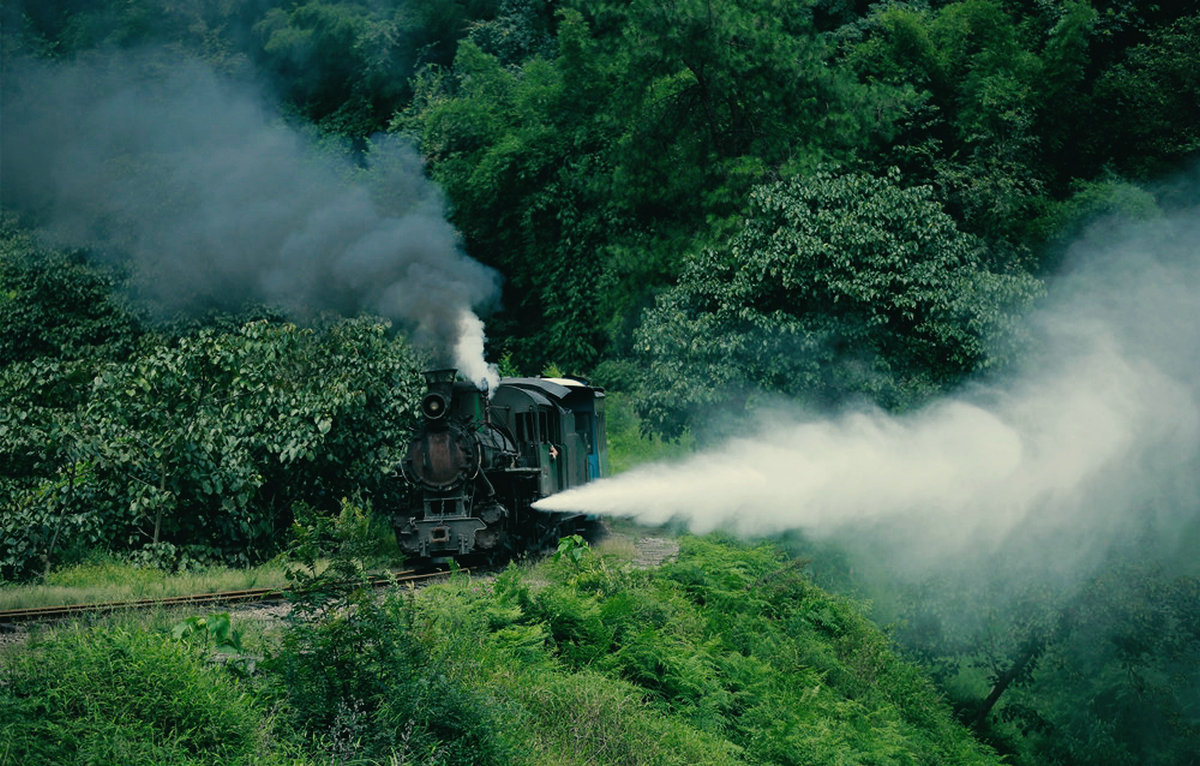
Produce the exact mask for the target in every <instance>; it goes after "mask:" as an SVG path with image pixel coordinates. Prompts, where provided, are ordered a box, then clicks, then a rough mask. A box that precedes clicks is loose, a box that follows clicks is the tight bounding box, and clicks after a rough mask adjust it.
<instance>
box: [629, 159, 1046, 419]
mask: <svg viewBox="0 0 1200 766" xmlns="http://www.w3.org/2000/svg"><path fill="white" fill-rule="evenodd" d="M983 255H984V253H983V246H982V244H981V243H980V241H979V240H978V239H976V238H974V237H972V236H969V235H967V234H964V233H962V232H961V231H959V230H958V229H957V228H956V227H955V223H954V221H953V219H951V218H950V217H949V216H948V215H947V214H946V213H944V212H943V211H942V210H941V208H940V207H939V206H938V203H937V202H936V201H935V200H934V199H933V196H932V191H931V190H930V189H928V188H926V187H917V188H911V189H906V188H903V187H902V186H901V185H900V179H899V173H898V172H897V171H894V170H893V171H890V172H889V173H888V174H887V175H886V176H883V177H875V176H870V175H865V174H861V173H847V174H840V175H839V174H834V173H831V172H819V173H817V174H815V175H813V176H811V177H806V178H797V179H794V180H791V181H785V182H780V183H774V184H770V185H767V186H762V187H759V188H758V189H757V190H755V192H754V193H753V194H752V196H751V203H750V212H749V215H748V217H747V219H746V222H745V225H744V228H743V229H742V231H741V232H740V233H739V234H738V235H736V236H735V237H734V238H733V239H732V240H731V241H730V242H729V244H728V246H727V247H723V248H712V249H707V250H704V251H702V252H700V253H698V254H697V255H695V256H693V257H692V258H690V259H689V260H688V261H687V263H686V264H685V267H684V272H683V274H682V276H681V278H680V281H679V284H678V285H677V286H676V287H674V288H673V289H671V290H670V291H668V292H667V293H665V294H664V295H663V296H661V297H660V299H659V301H658V304H657V305H656V307H655V308H653V309H652V310H650V311H649V312H647V314H646V316H645V319H644V321H643V323H642V326H641V328H640V329H639V331H638V333H637V339H636V346H637V351H638V352H639V354H640V355H641V356H642V357H644V359H645V360H646V362H647V367H648V370H649V372H650V374H649V375H648V376H646V377H645V378H644V388H643V390H642V392H641V394H640V396H639V403H640V410H641V411H642V413H643V414H644V416H645V417H646V419H647V422H648V424H649V426H650V427H651V428H652V429H653V430H655V431H658V432H659V433H662V434H664V435H667V436H676V435H678V434H679V433H680V432H681V431H682V429H683V428H684V426H686V424H687V420H688V417H689V411H690V410H691V409H692V408H694V407H697V406H706V405H712V404H716V403H718V402H724V401H728V400H729V398H730V392H731V391H740V393H741V396H742V397H743V398H744V397H745V396H747V395H749V394H750V393H752V392H753V391H756V390H764V391H774V392H780V393H783V394H786V395H789V396H793V397H799V398H801V399H803V400H806V401H808V402H810V403H817V404H831V403H838V402H842V401H845V400H846V399H848V398H851V397H861V396H865V397H867V398H869V399H871V400H873V401H874V402H876V403H878V404H880V405H882V406H885V407H890V408H902V407H907V406H911V405H913V404H915V403H917V402H919V401H921V400H922V399H924V398H925V397H927V396H928V395H929V394H931V393H933V392H936V391H939V390H941V389H943V388H945V387H946V386H948V385H950V384H952V383H954V382H956V381H958V380H960V379H961V378H962V377H963V376H964V375H967V374H969V373H972V372H974V371H977V370H981V369H984V368H988V367H991V366H995V365H997V364H999V363H1001V362H1003V361H1004V355H1003V353H1001V352H1000V351H999V349H1000V346H998V345H996V343H995V341H996V339H997V338H998V337H1000V336H1007V335H1009V333H1010V331H1011V329H1012V326H1013V319H1014V318H1015V316H1016V315H1018V314H1019V313H1020V312H1021V311H1023V310H1025V309H1026V308H1027V307H1028V306H1029V305H1030V303H1031V302H1032V301H1033V299H1034V298H1035V296H1037V295H1038V292H1039V287H1040V286H1039V283H1038V282H1037V280H1035V279H1034V278H1032V277H1030V276H1028V275H1026V274H999V273H995V272H991V271H988V270H987V269H986V268H985V267H984V266H983V262H984V259H983Z"/></svg>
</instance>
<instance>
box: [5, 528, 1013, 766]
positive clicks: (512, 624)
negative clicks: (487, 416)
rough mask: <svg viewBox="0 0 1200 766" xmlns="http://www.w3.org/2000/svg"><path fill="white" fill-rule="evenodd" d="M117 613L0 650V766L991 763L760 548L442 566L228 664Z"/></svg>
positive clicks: (886, 651)
mask: <svg viewBox="0 0 1200 766" xmlns="http://www.w3.org/2000/svg"><path fill="white" fill-rule="evenodd" d="M122 619H124V620H125V622H123V623H122V622H112V621H109V622H104V623H100V624H97V625H94V626H92V627H86V628H78V627H77V628H68V629H62V630H58V631H53V632H51V633H49V634H48V635H45V636H43V638H42V640H41V641H40V642H38V643H36V644H34V645H30V646H28V647H25V648H23V649H21V650H19V651H13V650H12V649H11V648H10V649H9V651H7V652H6V654H5V655H3V656H0V657H2V659H3V660H4V663H5V669H4V671H3V685H2V686H0V742H4V743H6V745H5V746H6V747H7V750H4V749H0V764H15V763H29V764H36V763H122V762H133V761H139V760H140V761H142V762H155V763H162V764H191V763H200V762H211V761H208V760H207V759H208V758H210V757H211V755H212V754H213V753H216V752H219V753H220V754H221V758H222V762H225V763H247V764H248V763H251V762H255V763H260V764H270V763H310V762H311V763H317V762H325V763H329V762H335V763H363V764H366V763H382V764H387V763H397V764H398V763H426V764H435V763H445V764H450V763H455V762H462V760H463V759H464V758H467V759H468V760H469V761H470V762H475V763H517V764H546V765H547V766H549V764H567V765H569V764H587V763H601V764H676V763H677V764H698V763H713V764H719V763H731V764H732V763H780V764H809V763H811V764H831V763H837V764H939V763H943V764H972V763H979V764H983V763H997V762H998V760H997V759H996V758H995V757H994V755H993V754H991V753H990V752H988V751H987V750H986V748H983V747H981V746H980V745H979V744H978V743H976V742H975V741H974V740H973V739H972V738H971V737H970V735H969V734H968V733H967V732H966V730H964V729H963V728H961V727H960V726H958V725H957V724H956V723H954V721H953V720H952V718H951V717H950V714H949V712H948V710H947V708H946V706H945V705H944V704H943V703H942V702H941V701H940V699H939V698H938V696H937V695H936V693H935V692H934V690H933V689H932V687H931V685H930V684H929V683H928V681H927V680H926V679H925V678H924V677H923V676H922V675H921V674H920V672H919V671H917V670H916V669H915V668H914V667H912V666H911V665H908V664H906V663H904V662H901V661H900V660H898V659H897V658H896V657H895V656H894V655H893V653H892V652H891V650H890V648H889V645H888V641H887V639H886V638H885V637H884V636H883V635H882V634H880V633H879V632H878V631H877V630H876V629H875V628H874V627H873V626H872V625H871V624H870V623H869V622H868V621H867V620H866V619H865V618H864V617H863V616H862V614H861V612H860V610H859V609H858V608H857V607H856V606H855V605H854V604H852V603H850V602H847V601H845V600H843V599H839V598H836V597H833V596H830V595H829V594H828V593H826V592H824V591H821V590H820V589H818V588H817V587H815V586H813V585H812V584H811V582H809V580H808V579H807V577H806V576H805V575H804V573H803V572H802V571H801V569H800V567H798V566H797V564H796V563H795V562H789V561H787V560H786V559H785V558H784V557H783V556H782V555H781V554H780V553H779V551H778V550H777V549H775V548H772V547H770V546H759V547H746V546H743V545H738V544H733V543H729V542H724V541H720V540H715V539H685V540H684V541H683V547H682V549H681V552H680V555H679V557H678V559H677V560H675V561H673V562H668V563H667V564H665V565H663V566H662V567H660V568H658V569H653V570H638V569H634V568H633V567H631V566H629V565H628V562H627V561H624V560H622V559H620V558H617V557H614V556H602V555H600V554H598V553H596V552H594V551H591V550H583V549H580V550H579V551H578V554H577V555H564V556H562V557H560V559H559V560H557V561H547V562H543V563H542V564H539V565H537V566H514V567H510V569H509V570H508V571H506V572H505V573H504V574H503V575H502V576H500V577H499V578H497V579H495V580H492V581H481V580H478V579H471V578H469V577H466V576H461V577H459V578H458V579H457V580H455V581H453V582H451V583H449V584H446V585H442V586H435V587H430V588H427V589H424V590H422V591H418V592H416V593H415V594H404V593H395V594H392V596H391V597H390V598H388V599H387V600H385V602H384V603H383V604H381V605H379V606H378V607H377V608H376V607H370V608H366V607H363V606H361V605H360V607H359V611H357V612H355V616H354V618H351V619H347V618H346V617H345V615H344V614H343V615H342V616H340V617H333V616H330V617H327V618H326V620H325V621H324V622H320V623H318V624H317V627H316V628H315V629H314V628H313V627H312V626H311V625H309V626H306V627H304V628H297V627H293V628H290V629H289V630H290V633H285V635H284V636H283V640H282V641H281V637H280V635H278V632H276V633H275V634H272V633H266V634H261V635H258V636H256V637H254V638H252V639H250V638H248V639H246V640H245V642H244V645H245V646H246V651H245V656H255V657H258V656H261V655H262V654H264V653H266V654H272V655H273V656H274V658H275V659H274V661H268V662H265V663H259V664H258V665H257V669H256V670H255V671H254V672H253V673H251V674H249V675H248V676H247V675H245V674H242V675H241V677H239V675H238V674H236V673H232V672H231V671H230V670H229V668H228V667H227V666H225V665H222V664H220V663H214V662H212V661H211V660H210V657H211V643H212V642H211V641H199V642H198V641H195V640H193V641H192V642H190V643H188V642H181V641H177V640H175V639H173V638H172V637H171V635H170V630H169V624H168V623H163V622H162V620H163V617H162V616H159V617H158V618H157V619H158V622H157V623H153V622H152V623H149V624H138V623H133V622H130V620H131V618H129V617H125V618H122ZM236 619H237V618H236V617H235V620H236ZM388 647H392V650H391V654H388V652H387V651H385V649H387V648H388ZM396 647H400V648H399V649H397V648H396ZM289 653H290V654H289ZM381 658H382V659H381ZM306 663H307V664H306ZM389 663H391V664H389ZM239 666H240V665H239ZM389 668H390V670H389ZM385 670H386V672H384V671H385ZM298 671H303V672H298ZM305 673H307V674H308V675H305ZM314 673H315V675H314ZM322 674H325V677H323V676H322ZM328 676H334V677H333V678H330V677H328ZM351 677H352V678H354V679H356V680H355V682H354V683H351V684H348V685H345V686H343V687H341V690H340V691H338V687H337V684H336V682H337V681H338V680H345V679H346V678H351ZM289 679H291V680H289ZM297 679H299V680H297ZM331 684H332V686H331ZM317 687H320V688H321V689H324V690H325V691H326V692H327V693H326V694H325V695H324V696H322V695H321V694H317V693H315V692H314V689H316V688H317ZM367 687H371V689H368V688H367ZM331 689H332V690H333V691H332V692H330V690H331ZM346 711H352V712H353V715H349V717H348V715H347V713H346ZM447 722H449V724H448V725H447ZM459 722H462V723H461V725H460V724H459ZM418 745H419V746H418ZM464 753H466V754H470V755H469V756H466V755H463V754H464ZM130 759H133V760H132V761H131V760H130ZM145 759H149V761H146V760H145ZM456 759H457V761H456Z"/></svg>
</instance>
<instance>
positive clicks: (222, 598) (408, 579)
mask: <svg viewBox="0 0 1200 766" xmlns="http://www.w3.org/2000/svg"><path fill="white" fill-rule="evenodd" d="M457 571H459V572H467V571H470V570H469V569H467V568H462V569H459V570H457ZM449 574H450V572H449V571H448V570H446V569H435V570H415V569H406V570H402V571H395V572H389V573H388V574H386V575H383V576H379V577H371V578H368V580H367V584H368V585H370V586H372V587H377V588H378V587H384V586H387V585H400V584H405V583H417V582H422V581H425V580H432V579H436V578H439V577H447V576H449ZM292 590H293V589H292V588H287V587H284V588H246V589H243V590H227V591H216V592H213V593H193V594H189V595H184V596H164V597H162V598H143V599H135V600H132V601H104V602H96V603H90V604H65V605H61V606H30V607H21V608H19V609H0V625H6V624H11V623H18V622H50V621H53V620H61V619H65V618H67V617H74V616H77V615H83V614H96V613H100V612H115V611H119V610H122V609H154V608H161V607H170V606H184V605H189V604H250V603H266V602H271V601H281V600H283V599H284V598H286V597H287V594H288V593H289V592H291V591H292Z"/></svg>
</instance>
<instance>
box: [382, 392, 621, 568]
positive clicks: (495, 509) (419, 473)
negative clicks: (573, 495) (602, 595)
mask: <svg viewBox="0 0 1200 766" xmlns="http://www.w3.org/2000/svg"><path fill="white" fill-rule="evenodd" d="M425 382H426V384H427V387H428V390H427V392H426V394H425V397H424V398H423V399H422V400H421V415H422V423H421V425H420V427H419V428H418V430H417V433H416V434H415V435H414V437H413V439H412V441H411V442H410V443H409V445H408V451H407V453H406V455H405V457H404V462H403V464H402V466H401V468H402V471H403V474H404V478H405V480H406V481H407V483H408V485H409V487H410V490H411V491H410V492H409V501H408V502H407V504H406V506H405V507H403V508H402V509H401V510H399V511H398V512H396V513H394V514H393V515H392V523H393V526H394V527H395V530H396V540H397V541H398V542H399V544H400V547H401V549H402V550H403V551H404V552H405V554H406V555H408V556H409V557H410V558H411V559H417V560H438V559H445V558H455V559H465V558H471V557H476V556H480V557H484V558H488V559H499V558H504V557H508V556H511V555H513V554H514V553H517V552H520V551H525V550H533V551H539V550H542V549H544V548H546V547H548V546H550V545H552V544H554V543H556V542H557V541H558V539H559V538H560V537H563V536H565V535H569V534H574V533H581V532H589V531H592V529H593V527H594V526H595V519H594V518H591V517H588V516H585V515H583V514H563V513H546V512H539V511H537V510H535V509H533V508H532V507H531V505H532V504H533V503H534V502H536V501H537V500H539V499H540V498H543V497H546V496H548V495H552V494H554V493H555V492H560V491H562V490H564V489H569V488H571V487H575V486H578V485H580V484H583V483H585V482H588V481H591V480H593V479H596V478H599V477H601V476H604V475H606V474H607V473H608V449H607V443H606V441H605V431H604V391H603V389H601V388H597V387H594V386H589V385H588V384H587V383H586V382H585V381H583V380H579V379H576V378H503V379H501V380H500V383H499V385H497V386H496V389H495V390H494V391H491V392H487V391H481V390H479V389H478V388H476V387H475V385H474V384H472V383H468V382H466V381H462V380H457V379H456V371H455V370H431V371H429V372H426V373H425ZM489 393H490V396H489Z"/></svg>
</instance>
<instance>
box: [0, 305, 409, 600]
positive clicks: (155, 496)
mask: <svg viewBox="0 0 1200 766" xmlns="http://www.w3.org/2000/svg"><path fill="white" fill-rule="evenodd" d="M417 368H418V364H417V362H416V360H415V357H414V356H413V355H412V353H411V352H410V351H409V350H408V348H407V346H406V345H405V344H404V343H403V341H402V340H400V339H398V338H389V337H388V335H387V332H386V328H385V327H384V326H383V325H382V324H378V323H375V322H372V321H369V320H363V321H346V322H343V323H340V324H338V325H335V326H333V327H331V328H329V329H327V330H325V331H323V332H321V333H315V332H314V331H311V330H301V329H299V328H297V327H295V326H294V325H287V324H278V323H270V322H265V321H260V322H253V323H250V324H247V325H244V326H242V327H241V328H238V329H237V330H236V331H232V332H221V331H218V330H213V329H204V330H201V331H200V332H198V333H197V334H196V335H194V336H189V337H184V338H181V339H179V340H177V341H175V342H171V343H168V342H163V341H161V340H155V339H153V338H147V339H146V340H145V341H144V342H143V344H142V347H141V348H140V349H139V352H138V353H137V354H136V355H135V356H134V357H133V358H132V359H131V360H130V361H128V362H109V363H106V364H104V365H102V366H100V367H99V368H98V369H97V370H96V371H95V375H94V380H89V381H88V383H87V384H85V385H84V386H83V388H84V393H83V395H82V397H81V401H80V402H79V404H78V406H77V407H76V408H75V409H72V410H64V411H61V412H58V413H57V414H55V415H54V416H51V415H49V414H42V413H41V412H40V411H39V410H38V409H35V410H34V412H35V413H36V417H35V418H34V419H32V420H30V419H29V418H27V417H22V416H20V415H19V414H16V413H13V412H11V411H8V410H5V411H4V412H3V413H0V414H3V416H4V417H0V426H2V427H3V428H5V429H6V432H7V433H11V434H13V435H15V436H16V437H17V439H16V440H15V446H14V447H12V448H10V449H11V450H12V452H13V453H14V456H15V457H17V458H19V459H20V464H21V465H24V466H25V470H26V471H27V473H28V475H27V476H26V478H24V479H23V480H21V481H14V482H13V483H12V484H11V486H10V488H9V489H10V498H11V502H12V504H13V506H14V507H15V509H16V510H15V511H14V512H13V513H10V514H6V515H5V516H4V517H3V519H0V543H3V544H4V545H3V547H0V566H3V567H4V569H3V570H0V571H2V572H3V574H4V576H5V577H13V576H20V575H23V574H27V573H28V572H29V570H30V568H31V566H33V565H34V564H35V563H37V561H38V559H37V556H39V555H42V554H44V553H45V551H46V549H47V542H48V541H49V540H50V539H57V538H58V537H60V532H61V536H62V538H63V539H62V540H61V541H60V542H59V546H60V547H61V548H63V549H65V550H75V549H77V548H78V546H79V545H80V544H82V545H83V546H84V547H85V548H86V547H88V546H91V545H97V544H104V545H108V546H111V547H113V548H116V549H124V550H137V549H139V548H142V547H143V546H149V548H148V549H147V551H148V555H150V556H152V557H154V558H158V559H161V560H163V563H176V562H178V561H179V560H180V558H181V557H188V558H200V559H206V558H214V557H216V558H222V559H226V560H229V561H235V562H246V561H249V560H254V559H259V558H262V557H264V556H267V555H270V554H271V553H272V552H273V551H274V550H276V548H277V547H278V545H279V543H280V535H281V533H282V532H283V531H284V530H286V529H287V528H288V525H289V524H290V521H291V513H292V507H293V505H294V504H295V503H297V502H308V503H310V504H311V505H313V506H315V507H322V508H327V507H328V506H329V503H330V502H331V500H332V499H336V498H339V497H350V496H355V497H361V498H363V500H364V501H367V500H370V499H372V498H375V499H377V500H378V501H379V502H380V503H381V504H386V503H387V502H389V501H394V499H395V498H394V497H393V496H392V494H391V493H393V492H396V491H399V489H398V487H395V486H394V485H393V483H392V482H391V481H390V480H389V472H390V470H391V468H392V467H393V466H394V465H395V464H396V463H397V462H398V459H399V454H398V451H399V449H400V447H401V444H402V442H403V436H404V434H405V432H406V430H407V427H408V424H409V423H410V422H411V421H410V418H412V417H413V406H414V404H415V402H414V400H413V396H414V395H415V393H416V392H418V391H419V390H420V384H419V375H418V369H417ZM50 370H51V372H54V370H55V368H53V367H52V368H50ZM42 377H45V375H43V376H42ZM41 379H42V378H35V379H34V380H33V381H31V382H30V384H28V385H27V387H26V388H25V389H23V390H22V389H18V388H16V387H15V386H13V389H14V390H17V391H19V392H20V393H21V394H22V398H21V401H31V400H33V399H36V397H37V396H38V392H39V390H40V389H39V386H45V385H48V384H47V383H40V382H39V381H40V380H41ZM47 434H49V435H50V436H51V437H52V438H54V439H56V443H57V444H58V445H59V447H58V449H57V450H56V451H54V452H52V453H51V454H50V456H49V458H40V459H39V458H36V457H34V456H32V455H30V454H27V453H36V450H38V448H39V446H40V445H39V440H40V438H41V437H43V436H44V435H47ZM60 519H66V520H67V521H66V523H65V526H64V524H63V522H62V521H60ZM71 530H76V532H77V534H76V535H75V536H74V537H72V534H68V533H70V532H71ZM81 537H82V538H83V539H82V540H80V539H79V538H81Z"/></svg>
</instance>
